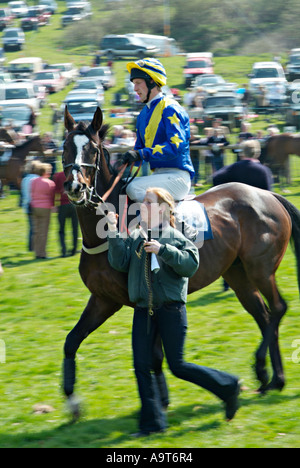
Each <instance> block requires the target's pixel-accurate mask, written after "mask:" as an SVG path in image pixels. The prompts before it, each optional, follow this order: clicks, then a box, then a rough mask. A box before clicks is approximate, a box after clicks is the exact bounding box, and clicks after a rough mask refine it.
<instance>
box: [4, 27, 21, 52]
mask: <svg viewBox="0 0 300 468" xmlns="http://www.w3.org/2000/svg"><path fill="white" fill-rule="evenodd" d="M2 44H3V47H4V50H11V49H17V50H22V49H23V47H24V44H25V34H24V31H23V30H22V29H21V28H5V29H4V31H3V36H2Z"/></svg>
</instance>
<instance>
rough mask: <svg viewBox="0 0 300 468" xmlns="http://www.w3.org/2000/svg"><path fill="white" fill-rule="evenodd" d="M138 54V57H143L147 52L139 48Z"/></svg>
mask: <svg viewBox="0 0 300 468" xmlns="http://www.w3.org/2000/svg"><path fill="white" fill-rule="evenodd" d="M137 56H138V58H140V59H143V58H145V52H144V51H143V50H139V51H138V53H137Z"/></svg>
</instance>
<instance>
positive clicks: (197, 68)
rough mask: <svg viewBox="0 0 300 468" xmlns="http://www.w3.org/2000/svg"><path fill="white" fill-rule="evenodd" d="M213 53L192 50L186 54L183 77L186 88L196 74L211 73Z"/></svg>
mask: <svg viewBox="0 0 300 468" xmlns="http://www.w3.org/2000/svg"><path fill="white" fill-rule="evenodd" d="M212 60H213V54H212V53H211V52H194V53H192V54H187V57H186V64H185V65H184V69H183V77H184V83H185V86H186V88H187V87H189V86H190V85H191V84H192V82H193V80H194V79H195V78H196V76H199V75H204V74H207V73H209V74H213V72H214V71H213V61H212Z"/></svg>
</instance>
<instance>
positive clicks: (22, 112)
mask: <svg viewBox="0 0 300 468" xmlns="http://www.w3.org/2000/svg"><path fill="white" fill-rule="evenodd" d="M1 113H2V118H3V119H12V120H23V121H24V122H25V121H27V120H28V119H29V116H30V109H29V108H26V107H16V108H13V107H2V110H1Z"/></svg>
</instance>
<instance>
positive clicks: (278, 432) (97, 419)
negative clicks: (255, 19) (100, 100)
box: [0, 2, 300, 448]
mask: <svg viewBox="0 0 300 468" xmlns="http://www.w3.org/2000/svg"><path fill="white" fill-rule="evenodd" d="M60 5H61V8H62V2H60ZM61 34H62V30H61V29H60V26H59V16H56V17H54V18H53V22H52V25H51V26H49V27H46V28H42V29H41V30H40V31H39V33H34V32H29V33H26V36H27V38H28V41H27V46H26V49H25V51H24V52H22V53H19V52H18V53H9V54H7V56H8V60H12V59H13V58H16V57H18V56H20V55H22V54H26V55H27V56H29V55H32V56H40V57H42V58H43V59H44V60H47V61H48V62H50V63H51V62H53V61H55V62H59V61H74V63H75V64H76V65H78V66H80V65H83V64H90V63H91V60H92V57H91V55H89V51H90V50H92V49H93V48H96V44H91V45H90V49H86V50H84V51H83V50H63V49H60V50H58V48H57V40H58V38H59V36H60V35H61ZM267 58H270V57H267V56H266V55H257V56H255V57H254V56H251V57H222V58H216V59H215V70H216V72H217V73H220V74H222V75H223V76H224V77H225V78H226V79H227V80H230V81H234V82H237V83H239V84H242V83H244V82H245V80H246V75H247V73H249V71H250V69H251V65H252V63H253V62H255V61H257V60H264V59H267ZM162 62H163V63H164V65H165V66H166V69H167V71H168V78H169V85H170V87H178V88H179V89H180V90H181V92H184V89H183V77H182V66H183V64H184V58H183V57H174V58H163V59H162ZM125 65H126V61H125V60H122V61H116V62H115V64H114V69H115V73H116V77H117V85H116V87H115V88H114V89H111V90H109V91H107V92H106V97H105V109H106V113H105V115H106V118H105V120H106V122H109V123H110V124H114V123H115V122H116V120H115V119H112V118H110V117H109V109H110V108H111V107H112V105H111V100H112V97H113V94H114V92H115V91H116V90H117V89H122V88H123V86H124V78H125V73H126V71H125ZM69 89H70V87H69V88H68V89H65V90H64V91H62V92H61V93H58V94H54V95H51V96H50V102H57V103H58V104H60V103H61V102H62V100H63V98H64V96H65V94H66V93H67V91H68V90H69ZM50 117H51V110H50V107H49V106H46V107H45V108H44V109H42V113H41V115H40V117H39V126H40V130H41V132H42V133H43V132H44V131H46V130H49V129H51V125H50ZM270 122H274V123H276V124H280V125H282V126H283V125H284V123H283V122H282V121H278V120H277V119H276V118H271V117H270V116H267V117H259V118H257V119H254V120H253V130H258V129H265V128H266V127H267V126H268V125H269V123H270ZM118 123H119V121H118ZM231 138H232V139H233V140H234V139H235V138H236V133H235V134H234V135H232V137H231ZM232 158H233V156H232V154H231V153H230V152H228V153H227V162H231V161H232ZM298 166H299V159H297V158H293V169H292V173H293V174H294V175H295V176H296V179H295V180H294V182H293V185H292V186H291V187H290V190H291V193H290V194H289V195H287V196H288V198H289V199H290V200H291V201H292V202H293V203H294V204H295V205H296V206H297V207H298V208H299V209H300V199H299V195H300V190H299V182H300V174H299V168H298ZM205 188H208V186H207V187H205ZM0 225H1V250H0V260H1V261H2V263H3V266H4V271H5V273H4V275H3V277H2V278H1V279H0V290H1V294H0V340H3V341H4V343H5V347H6V362H5V363H1V362H0V447H1V448H3V447H26V448H29V447H88V448H91V447H107V448H115V447H137V448H138V447H151V448H154V447H162V448H166V447H169V448H176V447H178V448H184V447H186V448H187V447H298V446H299V433H300V430H299V419H300V409H299V397H300V392H299V381H300V363H298V364H297V363H294V362H293V360H292V354H293V352H295V351H297V350H296V348H293V344H295V340H298V339H300V336H299V292H298V290H297V282H296V273H295V261H294V256H293V254H292V251H291V249H290V248H289V249H288V251H287V253H286V255H285V257H284V260H283V262H282V265H281V267H280V270H279V272H278V283H279V286H280V290H281V291H282V293H283V295H284V297H285V299H286V300H287V301H288V302H289V310H288V313H287V314H286V317H285V318H284V320H283V323H282V325H281V328H280V344H281V349H282V355H283V359H284V366H285V372H286V377H287V385H286V387H285V388H284V390H283V391H282V392H281V393H277V392H272V393H270V394H268V395H266V396H264V397H259V396H258V395H256V394H255V393H254V391H255V389H256V388H257V387H258V383H257V382H256V380H255V377H254V374H253V372H252V364H253V354H254V351H255V349H256V347H257V345H258V343H259V341H260V334H259V331H258V328H257V326H256V324H255V323H254V321H253V319H252V318H251V317H250V316H248V314H247V313H246V312H245V311H244V310H243V308H242V306H241V305H240V304H239V302H238V301H237V299H236V298H235V296H234V294H233V293H232V291H229V292H227V293H223V292H222V281H221V280H218V281H217V282H216V283H214V284H213V285H210V286H209V287H207V288H206V289H204V290H203V291H200V292H197V293H194V294H193V295H191V296H190V297H189V303H188V319H189V330H188V336H187V343H186V359H187V360H188V361H190V362H196V363H199V364H202V365H207V366H211V367H216V368H220V369H222V370H225V371H228V372H232V373H235V374H237V375H239V377H240V378H242V379H243V381H244V385H245V386H246V387H247V390H246V391H245V392H243V394H242V396H241V408H240V410H239V412H238V413H237V416H236V418H235V419H234V420H233V421H232V422H231V423H230V424H227V423H226V422H225V421H224V414H223V409H222V406H221V405H220V403H219V401H218V400H216V399H215V398H214V397H213V396H212V395H211V394H209V393H207V392H205V391H204V390H202V389H199V388H197V387H196V386H194V385H192V384H189V383H187V382H183V381H180V380H178V379H175V378H174V377H173V376H172V375H171V374H170V372H169V371H168V369H167V366H165V367H166V374H167V379H168V384H169V388H170V394H171V405H170V408H169V411H168V422H169V429H168V431H167V433H166V434H164V435H160V436H155V435H153V436H151V437H149V438H148V439H142V440H132V439H131V438H130V437H129V434H130V433H131V432H134V431H136V429H137V415H138V410H139V397H138V393H137V388H136V382H135V376H134V372H133V365H132V356H131V322H132V310H130V309H129V308H126V307H124V308H123V309H122V310H121V311H120V312H118V313H117V314H116V315H115V316H114V317H112V318H111V319H110V320H109V321H108V322H107V323H105V324H104V325H103V326H102V327H101V328H100V329H99V330H97V331H95V332H94V333H93V334H92V335H91V336H89V337H88V338H87V339H86V340H85V341H84V342H83V343H82V345H81V347H80V349H79V352H78V354H77V366H78V379H77V380H78V382H77V391H78V394H79V395H80V397H81V398H82V400H83V406H84V415H83V417H82V419H81V420H80V421H79V422H78V423H77V424H75V425H69V424H68V422H69V416H68V413H67V412H66V410H65V401H64V398H63V395H62V392H61V362H62V359H63V345H64V340H65V337H66V335H67V333H68V332H69V331H70V330H71V329H72V327H73V326H74V325H75V324H76V322H77V320H78V319H79V317H80V315H81V313H82V311H83V309H84V307H85V305H86V303H87V300H88V298H89V293H88V291H87V290H86V289H85V287H84V285H83V284H82V282H81V280H80V278H79V274H78V263H79V255H76V256H75V257H68V258H60V257H59V252H60V249H59V245H58V224H57V219H56V215H55V214H53V216H52V221H51V226H50V235H49V242H48V254H49V256H50V257H51V259H50V260H47V261H43V262H42V261H35V260H34V259H33V255H32V254H31V253H29V252H27V250H26V241H27V224H26V218H25V215H24V213H23V212H22V210H21V209H20V208H19V207H18V197H17V195H16V194H9V195H8V196H7V198H5V199H3V200H2V199H0ZM200 255H201V252H200ZM0 343H2V342H0ZM38 403H45V404H48V405H51V407H53V410H54V411H53V412H51V413H48V414H41V415H38V414H35V413H34V412H33V406H34V405H35V404H38Z"/></svg>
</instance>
